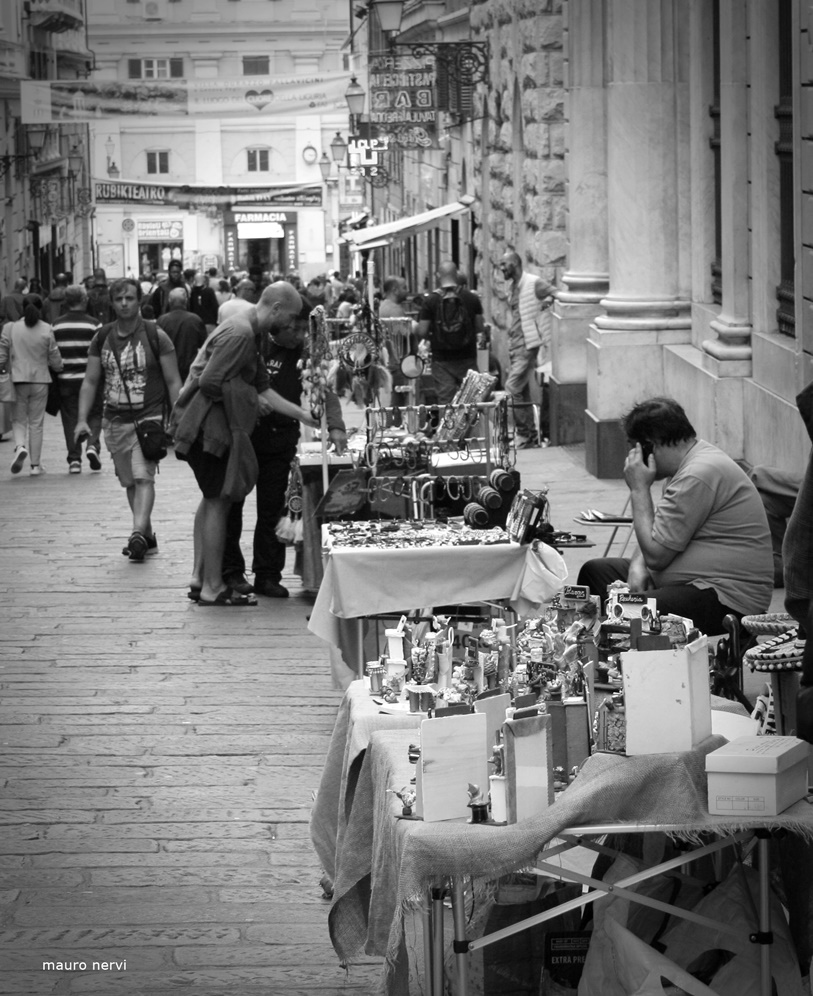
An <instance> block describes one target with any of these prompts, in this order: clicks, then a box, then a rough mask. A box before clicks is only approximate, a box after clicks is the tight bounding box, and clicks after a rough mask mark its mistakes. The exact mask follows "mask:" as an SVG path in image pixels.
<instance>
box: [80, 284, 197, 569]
mask: <svg viewBox="0 0 813 996" xmlns="http://www.w3.org/2000/svg"><path fill="white" fill-rule="evenodd" d="M110 297H111V300H112V302H113V308H114V309H115V312H116V321H115V322H112V323H111V324H109V325H104V326H103V327H102V328H101V329H100V330H99V331H98V332H97V333H96V335H95V336H94V337H93V339H92V341H91V343H90V347H89V348H88V360H87V368H86V370H85V379H84V381H83V382H82V387H81V388H80V391H79V412H78V420H77V423H76V429H75V430H74V434H75V438H76V440H77V441H79V440H81V439H83V438H84V437H85V436H87V435H89V434H90V426H89V424H88V416H89V414H90V409H91V406H92V404H93V401H94V399H95V397H96V390H97V388H98V386H99V384H100V383H102V382H103V383H104V410H103V413H102V429H103V430H104V440H105V443H106V445H107V448H108V450H109V451H110V455H111V456H112V458H113V464H114V466H115V468H116V476H117V477H118V479H119V483H120V484H121V486H122V487H123V488H126V490H127V500H128V501H129V503H130V509H131V511H132V513H133V531H132V534H131V535H130V538H129V540H128V541H127V546H126V547H125V548H124V550H123V551H122V552H123V553H126V554H127V555H128V556H129V558H130V560H133V561H137V562H140V561H143V560H144V557H145V556H146V555H148V554H152V553H156V552H157V550H158V541H157V540H156V538H155V532H154V531H153V528H152V521H151V515H152V508H153V504H154V503H155V470H156V467H157V461H155V460H150V459H148V458H147V457H146V456H145V455H144V452H143V450H142V448H141V444H140V442H139V439H138V435H137V434H136V422H138V423H139V424H140V425H141V426H144V427H147V426H149V423H151V422H159V423H163V419H164V412H165V410H166V409H167V408H171V407H172V406H173V405H174V404H175V401H176V399H177V397H178V393H179V392H180V390H181V378H180V376H179V374H178V364H177V361H176V358H175V347H174V346H173V345H172V340H171V339H170V338H169V336H168V335H167V334H166V332H164V330H163V329H159V328H157V327H156V325H155V323H154V322H148V321H145V320H144V319H143V318H142V317H141V312H140V309H139V304H140V301H141V285H140V284H139V282H138V281H137V280H136V279H134V278H130V277H125V278H123V279H121V280H117V281H116V282H115V283H114V284H113V286H112V287H111V288H110Z"/></svg>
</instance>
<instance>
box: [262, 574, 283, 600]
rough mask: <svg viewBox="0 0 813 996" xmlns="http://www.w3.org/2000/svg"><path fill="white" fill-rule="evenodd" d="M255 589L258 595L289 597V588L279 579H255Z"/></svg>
mask: <svg viewBox="0 0 813 996" xmlns="http://www.w3.org/2000/svg"><path fill="white" fill-rule="evenodd" d="M254 590H255V591H256V592H257V594H258V595H265V597H266V598H287V597H288V589H287V588H283V587H282V585H281V584H280V583H279V581H269V580H268V579H263V580H262V581H258V580H257V579H256V578H255V579H254Z"/></svg>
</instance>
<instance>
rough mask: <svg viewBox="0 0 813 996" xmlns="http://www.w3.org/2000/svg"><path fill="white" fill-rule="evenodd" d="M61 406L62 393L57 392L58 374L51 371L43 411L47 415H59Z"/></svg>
mask: <svg viewBox="0 0 813 996" xmlns="http://www.w3.org/2000/svg"><path fill="white" fill-rule="evenodd" d="M61 408H62V395H61V394H60V392H59V374H57V373H54V371H53V370H52V371H51V383H50V384H49V385H48V400H47V401H46V402H45V411H46V412H47V413H48V414H49V415H59V412H60V409H61Z"/></svg>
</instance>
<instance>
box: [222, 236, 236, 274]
mask: <svg viewBox="0 0 813 996" xmlns="http://www.w3.org/2000/svg"><path fill="white" fill-rule="evenodd" d="M224 236H225V240H226V264H225V266H226V272H227V273H230V272H231V271H232V270H236V269H237V226H236V225H226V226H225V228H224Z"/></svg>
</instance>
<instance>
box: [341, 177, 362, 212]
mask: <svg viewBox="0 0 813 996" xmlns="http://www.w3.org/2000/svg"><path fill="white" fill-rule="evenodd" d="M363 204H364V180H363V178H362V177H360V176H357V175H355V174H354V173H349V172H348V171H347V170H339V210H340V211H353V210H355V209H356V208H360V207H361V206H362V205H363Z"/></svg>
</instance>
